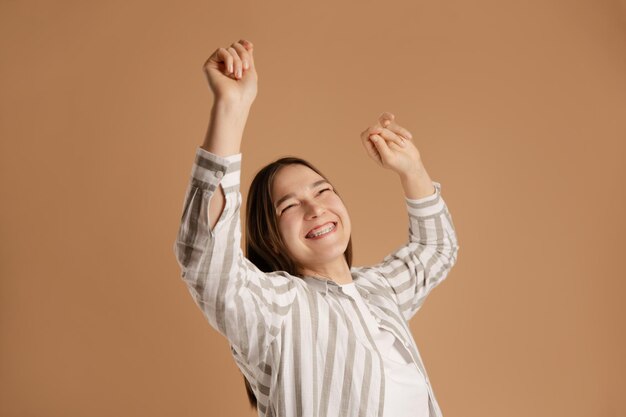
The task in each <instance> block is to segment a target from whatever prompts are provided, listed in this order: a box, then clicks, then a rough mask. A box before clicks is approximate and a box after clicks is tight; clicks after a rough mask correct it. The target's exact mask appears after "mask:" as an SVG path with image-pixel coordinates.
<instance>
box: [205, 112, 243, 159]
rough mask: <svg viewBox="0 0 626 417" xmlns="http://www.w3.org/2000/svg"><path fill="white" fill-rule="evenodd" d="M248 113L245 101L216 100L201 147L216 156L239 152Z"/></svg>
mask: <svg viewBox="0 0 626 417" xmlns="http://www.w3.org/2000/svg"><path fill="white" fill-rule="evenodd" d="M249 113H250V105H249V104H247V103H236V102H231V101H225V100H216V101H215V102H214V103H213V107H212V108H211V119H210V121H209V127H208V129H207V133H206V137H205V138H204V143H203V144H202V148H203V149H205V150H207V151H209V152H211V153H214V154H215V155H218V156H230V155H234V154H237V153H239V152H240V149H241V138H242V137H243V131H244V129H245V127H246V122H247V121H248V114H249Z"/></svg>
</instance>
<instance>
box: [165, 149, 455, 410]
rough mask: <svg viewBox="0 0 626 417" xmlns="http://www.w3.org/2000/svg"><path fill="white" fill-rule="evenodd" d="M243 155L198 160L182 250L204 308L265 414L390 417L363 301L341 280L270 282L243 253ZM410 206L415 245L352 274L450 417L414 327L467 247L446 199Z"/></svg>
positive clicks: (274, 276)
mask: <svg viewBox="0 0 626 417" xmlns="http://www.w3.org/2000/svg"><path fill="white" fill-rule="evenodd" d="M241 155H242V154H241V153H239V154H236V155H231V156H228V157H221V156H218V155H215V154H213V153H210V152H208V151H206V150H204V149H202V148H200V147H198V148H197V150H196V155H195V160H194V164H193V167H192V171H191V177H190V180H189V185H188V187H187V190H186V193H185V199H184V204H183V208H182V216H181V222H180V227H179V230H178V235H177V238H176V241H175V242H174V252H175V255H176V259H177V261H178V263H179V265H180V267H181V271H182V279H183V280H184V282H185V283H186V284H187V287H188V289H189V292H190V293H191V295H192V296H193V299H194V300H195V302H196V304H197V305H198V307H199V308H200V309H201V310H202V313H203V314H204V316H205V317H206V319H207V320H208V322H209V324H210V325H211V326H212V327H213V328H214V329H216V330H217V331H218V332H219V333H220V334H222V335H223V336H225V337H226V338H227V340H228V342H229V344H230V347H231V352H232V354H233V357H234V359H235V362H236V364H237V366H238V367H239V369H240V370H241V372H242V373H243V374H244V376H245V377H246V379H247V380H248V381H249V383H250V386H251V387H252V389H253V391H254V393H255V395H256V398H257V401H258V412H259V415H260V416H267V417H269V416H280V417H301V416H302V417H331V416H332V417H334V416H337V417H339V416H341V417H344V416H345V417H348V416H350V417H352V416H361V417H389V416H383V407H384V400H385V398H384V394H385V385H384V384H385V378H384V377H385V375H384V368H383V357H382V356H381V354H380V352H379V351H378V349H377V346H376V343H375V342H374V340H373V338H372V335H371V332H370V331H369V330H368V327H367V325H366V322H365V321H364V318H363V316H362V314H361V312H360V311H359V309H358V308H357V306H356V304H355V302H354V299H353V298H351V297H350V296H349V295H348V294H346V293H344V292H343V291H342V288H341V286H340V285H338V284H337V283H335V282H334V281H330V280H324V279H320V278H315V277H311V276H305V277H302V278H300V277H296V276H293V275H290V274H288V273H287V272H285V271H275V272H271V273H265V272H262V271H261V270H259V269H258V268H257V267H256V266H255V265H254V264H252V263H251V262H250V261H249V260H248V259H247V258H246V257H245V256H244V254H243V251H242V249H241V222H240V207H241V202H242V196H241V192H240V173H241ZM433 184H434V186H435V193H434V194H432V195H430V196H427V197H424V198H420V199H413V200H412V199H408V198H406V197H405V201H406V208H407V212H408V220H409V236H408V237H409V238H408V242H407V243H406V244H405V245H403V246H401V247H400V248H398V249H397V250H395V251H394V252H392V253H391V254H389V255H387V256H386V257H385V258H384V259H383V260H382V261H381V262H380V263H378V264H375V265H371V266H360V267H352V268H351V273H352V278H353V281H354V282H355V284H356V288H357V289H358V291H359V293H360V294H361V296H362V297H363V299H364V300H365V301H366V302H367V303H368V307H369V309H370V311H371V314H372V315H373V316H374V317H375V318H376V321H377V322H378V324H379V326H380V327H383V328H384V329H387V330H389V331H390V332H392V333H393V334H394V336H395V337H397V338H398V339H399V340H401V341H402V343H403V344H404V346H405V347H406V348H407V349H408V350H409V352H410V353H411V357H412V359H413V360H414V361H415V364H416V365H417V367H418V368H419V370H420V371H421V372H422V375H424V377H425V379H426V382H427V385H428V394H429V401H428V407H429V413H430V416H433V417H441V416H442V413H441V409H440V407H439V404H438V403H437V400H436V399H435V395H434V393H433V390H432V387H431V384H430V381H429V378H428V374H427V373H426V370H425V369H424V365H423V363H422V359H421V357H420V354H419V351H418V349H417V345H416V344H415V340H414V339H413V336H412V334H411V330H410V328H409V325H408V320H409V319H411V317H413V315H415V313H417V311H418V310H419V309H420V308H421V306H422V304H423V303H424V300H425V298H426V296H427V295H428V294H429V293H430V291H431V290H432V289H433V288H435V287H436V286H437V285H438V284H439V283H440V282H441V281H443V280H444V279H445V278H446V276H447V275H448V273H449V271H450V269H451V268H452V266H453V265H454V264H455V262H456V258H457V252H458V247H459V246H458V243H457V238H456V234H455V230H454V225H453V223H452V218H451V216H450V213H449V212H448V209H447V206H446V204H445V203H444V200H443V197H442V196H441V184H440V183H438V182H435V181H433ZM219 185H221V186H222V188H223V190H224V195H225V196H226V202H225V207H224V210H223V212H222V214H221V216H220V218H219V219H218V221H217V224H216V225H215V227H214V229H213V230H211V228H210V226H209V223H208V206H209V200H210V199H211V196H212V195H213V193H214V192H215V191H216V189H217V187H218V186H219Z"/></svg>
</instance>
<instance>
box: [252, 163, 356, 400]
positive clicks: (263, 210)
mask: <svg viewBox="0 0 626 417" xmlns="http://www.w3.org/2000/svg"><path fill="white" fill-rule="evenodd" d="M291 164H301V165H304V166H306V167H308V168H310V169H312V170H313V171H315V172H316V173H317V174H319V175H320V176H321V177H322V178H324V179H325V180H327V181H328V182H330V181H329V180H328V178H326V176H325V175H324V174H322V173H321V172H320V170H318V169H317V168H315V167H314V166H313V165H312V164H311V163H310V162H308V161H305V160H304V159H301V158H297V157H294V156H287V157H283V158H280V159H277V160H276V161H274V162H272V163H270V164H268V165H266V166H265V167H263V168H262V169H261V170H260V171H259V172H258V173H257V174H256V176H255V177H254V179H253V180H252V184H251V185H250V191H249V192H248V199H247V201H246V244H245V256H246V258H248V260H250V262H252V263H253V264H254V265H256V267H257V268H259V269H260V270H261V271H263V272H274V271H286V272H288V273H289V274H291V275H294V276H298V274H299V271H298V268H297V265H296V264H295V262H294V261H293V259H291V258H289V256H288V255H287V250H286V247H285V245H284V243H283V240H282V238H281V236H280V233H279V232H278V224H277V221H276V214H275V209H274V204H273V202H272V194H271V190H272V185H273V184H274V179H275V178H276V174H277V173H278V171H280V169H281V168H283V167H284V166H286V165H291ZM331 184H332V183H331ZM333 188H334V190H335V193H336V194H337V195H338V196H339V192H338V191H337V188H336V187H334V186H333ZM340 198H341V196H340ZM344 257H345V258H346V262H347V263H348V267H352V237H350V239H349V240H348V246H347V247H346V250H345V252H344ZM243 379H244V382H245V384H246V392H247V393H248V400H249V401H250V405H251V406H252V408H254V409H256V408H257V399H256V397H255V395H254V392H253V391H252V388H251V387H250V383H249V382H248V380H247V379H246V377H245V376H244V377H243Z"/></svg>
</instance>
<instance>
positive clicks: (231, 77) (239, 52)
mask: <svg viewBox="0 0 626 417" xmlns="http://www.w3.org/2000/svg"><path fill="white" fill-rule="evenodd" d="M202 69H203V70H204V73H205V75H206V77H207V80H208V82H209V86H210V87H211V90H212V91H213V94H214V95H215V99H216V100H227V101H234V102H237V103H246V104H252V102H253V101H254V99H255V98H256V94H257V72H256V68H255V65H254V56H253V45H252V42H249V41H247V40H244V39H241V40H239V42H235V43H233V44H232V45H231V46H229V47H228V48H217V49H216V50H215V52H213V54H212V55H211V56H210V57H209V58H208V59H207V60H206V62H205V63H204V64H203V65H202Z"/></svg>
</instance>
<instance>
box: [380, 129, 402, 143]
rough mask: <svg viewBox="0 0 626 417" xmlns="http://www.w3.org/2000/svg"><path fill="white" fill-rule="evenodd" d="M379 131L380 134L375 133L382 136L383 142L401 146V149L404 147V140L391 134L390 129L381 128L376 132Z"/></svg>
mask: <svg viewBox="0 0 626 417" xmlns="http://www.w3.org/2000/svg"><path fill="white" fill-rule="evenodd" d="M378 131H380V133H377V134H378V135H379V136H382V137H383V138H384V139H385V140H388V141H390V142H393V143H395V144H396V145H398V146H401V147H403V148H405V147H406V141H405V140H404V138H403V137H401V136H398V135H396V134H395V133H394V132H392V131H391V130H390V129H387V128H381V129H377V130H376V132H378Z"/></svg>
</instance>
